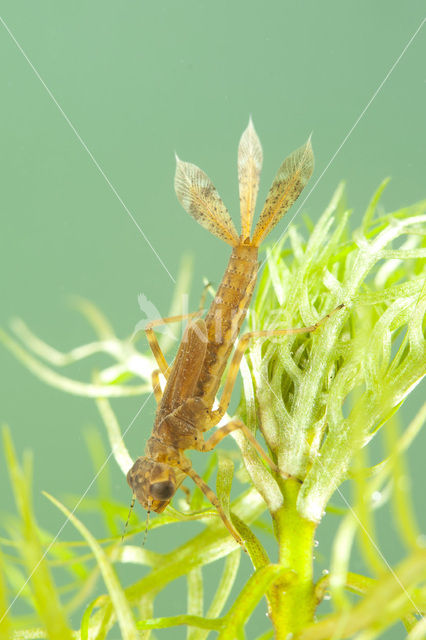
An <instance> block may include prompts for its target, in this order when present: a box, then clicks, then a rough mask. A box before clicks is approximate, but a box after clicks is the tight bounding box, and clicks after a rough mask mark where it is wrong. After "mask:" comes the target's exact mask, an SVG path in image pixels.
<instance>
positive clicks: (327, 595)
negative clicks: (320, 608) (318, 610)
mask: <svg viewBox="0 0 426 640" xmlns="http://www.w3.org/2000/svg"><path fill="white" fill-rule="evenodd" d="M323 600H331V595H330V594H329V593H328V592H327V593H324V598H323Z"/></svg>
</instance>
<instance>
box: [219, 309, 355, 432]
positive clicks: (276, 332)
mask: <svg viewBox="0 0 426 640" xmlns="http://www.w3.org/2000/svg"><path fill="white" fill-rule="evenodd" d="M344 306H345V305H344V304H339V306H337V307H336V308H335V309H333V311H331V312H330V313H328V314H327V315H326V316H324V317H323V318H321V320H318V322H315V324H312V325H311V326H309V327H297V328H296V329H273V330H270V331H251V332H249V333H245V334H244V335H243V336H242V337H241V339H240V341H239V342H238V344H237V347H236V349H235V351H234V355H233V356H232V360H231V364H230V365H229V371H228V377H227V379H226V382H225V386H224V389H223V392H222V396H221V398H220V402H219V407H218V408H217V409H215V410H214V411H212V412H211V418H212V423H211V426H214V425H216V424H217V423H218V422H219V421H220V420H221V419H222V417H223V416H224V415H225V413H226V410H227V408H228V406H229V402H230V400H231V394H232V390H233V388H234V384H235V381H236V379H237V375H238V371H239V368H240V363H241V360H242V357H243V355H244V352H245V350H246V349H247V346H248V343H249V340H251V339H252V338H271V337H272V336H287V335H292V334H295V333H312V332H313V331H316V329H318V327H320V326H321V325H322V324H324V322H326V320H328V318H329V317H330V316H332V315H333V314H334V313H336V311H339V309H342V308H343V307H344Z"/></svg>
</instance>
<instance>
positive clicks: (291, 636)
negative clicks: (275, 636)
mask: <svg viewBox="0 0 426 640" xmlns="http://www.w3.org/2000/svg"><path fill="white" fill-rule="evenodd" d="M293 638H294V633H293V632H292V631H290V633H288V634H287V635H286V637H285V640H293Z"/></svg>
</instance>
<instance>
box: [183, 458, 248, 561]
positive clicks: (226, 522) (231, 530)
mask: <svg viewBox="0 0 426 640" xmlns="http://www.w3.org/2000/svg"><path fill="white" fill-rule="evenodd" d="M183 471H185V473H186V474H187V475H188V476H189V477H190V478H192V479H193V481H194V482H195V484H196V485H197V486H198V487H200V489H201V491H202V492H203V493H204V495H205V496H206V498H207V500H209V501H210V502H211V503H212V505H213V506H214V507H216V509H217V511H218V513H219V515H220V517H221V518H222V522H223V524H224V525H225V527H226V528H227V529H228V531H229V533H230V534H231V536H232V537H233V538H235V540H236V541H237V542H238V544H239V545H241V546H242V548H243V549H244V551H246V548H245V546H244V542H243V540H242V539H241V536H240V535H239V533H238V531H237V530H236V529H235V527H234V526H233V525H232V523H231V522H230V520H229V519H228V517H227V515H226V513H225V512H224V510H223V508H222V505H221V504H220V502H219V499H218V497H217V496H216V494H215V493H214V491H212V490H211V489H210V487H209V485H208V484H206V483H205V482H204V480H203V479H202V478H200V476H199V475H198V473H197V472H196V471H194V469H193V468H192V467H191V466H190V467H188V468H186V469H183Z"/></svg>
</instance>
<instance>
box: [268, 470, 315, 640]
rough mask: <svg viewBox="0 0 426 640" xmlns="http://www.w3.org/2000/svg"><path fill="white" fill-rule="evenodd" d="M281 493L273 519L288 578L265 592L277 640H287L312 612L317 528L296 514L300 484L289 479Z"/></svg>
mask: <svg viewBox="0 0 426 640" xmlns="http://www.w3.org/2000/svg"><path fill="white" fill-rule="evenodd" d="M282 489H283V496H284V505H283V506H282V507H281V508H280V509H279V510H278V511H276V512H275V513H274V514H273V519H274V527H275V532H276V535H277V539H278V545H279V564H280V565H282V566H284V567H286V568H287V569H288V570H289V574H286V576H285V577H284V578H282V579H281V580H280V581H277V582H275V583H274V584H273V586H272V587H271V588H270V589H269V591H268V601H269V615H270V617H271V620H272V622H273V624H274V627H275V633H276V640H286V639H287V638H288V637H289V634H296V633H297V632H298V631H300V630H301V629H303V628H304V627H305V626H306V625H308V624H311V623H312V622H313V619H314V612H315V592H314V584H313V549H314V535H315V529H316V524H315V523H314V522H311V521H309V520H306V519H305V518H303V517H302V516H301V515H300V514H299V513H298V511H297V508H296V503H297V496H298V493H299V489H300V484H299V482H298V481H297V480H296V479H294V478H289V479H288V480H286V481H285V482H284V483H283V485H282ZM289 575H290V578H289Z"/></svg>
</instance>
